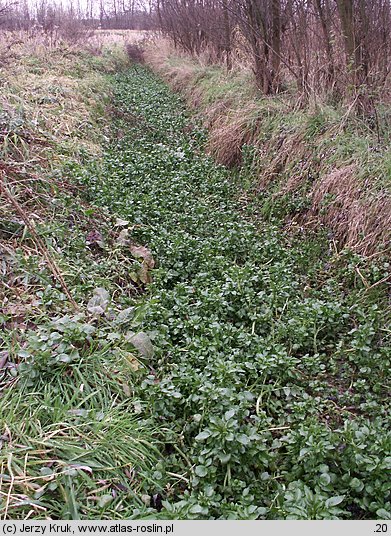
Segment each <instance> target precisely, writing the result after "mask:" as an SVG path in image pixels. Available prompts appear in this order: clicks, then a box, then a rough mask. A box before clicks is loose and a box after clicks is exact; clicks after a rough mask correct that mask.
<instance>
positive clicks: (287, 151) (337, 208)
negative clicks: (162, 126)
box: [146, 41, 391, 254]
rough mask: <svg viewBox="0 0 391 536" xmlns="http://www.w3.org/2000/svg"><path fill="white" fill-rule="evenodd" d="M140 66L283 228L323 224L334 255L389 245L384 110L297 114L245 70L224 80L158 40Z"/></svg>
mask: <svg viewBox="0 0 391 536" xmlns="http://www.w3.org/2000/svg"><path fill="white" fill-rule="evenodd" d="M146 57H147V61H148V62H149V63H150V64H151V65H152V66H153V68H154V69H155V70H157V71H158V72H159V73H161V74H162V75H163V76H165V78H166V79H167V80H168V81H169V83H170V84H171V85H172V87H173V88H174V89H176V90H179V91H181V92H182V93H183V94H184V95H185V97H186V99H187V101H188V102H189V103H190V104H191V106H192V107H193V108H195V109H196V110H197V111H198V112H199V115H200V118H201V119H202V120H203V121H204V123H205V125H206V126H207V127H208V129H209V141H208V145H207V149H208V151H209V152H210V153H211V154H212V155H213V156H214V157H215V158H216V159H217V160H218V161H219V162H220V163H222V164H224V165H228V166H241V168H242V171H241V174H242V176H243V180H244V182H246V183H248V182H249V183H250V184H251V186H250V187H251V189H253V190H255V191H256V192H258V194H259V195H261V196H262V199H265V197H266V198H268V201H267V204H268V206H271V205H272V201H273V200H274V201H276V203H275V205H276V206H277V205H278V207H279V211H280V213H281V211H282V212H283V214H282V215H283V216H285V217H287V218H289V220H290V221H291V220H292V218H293V219H295V220H297V221H298V222H300V221H301V222H302V221H303V220H306V221H307V222H311V223H312V224H316V225H318V224H325V225H327V226H328V227H329V228H330V229H331V231H332V232H333V233H334V237H335V239H336V240H337V242H339V244H340V247H343V246H347V247H350V248H352V249H354V250H355V251H357V252H359V253H365V254H371V253H374V252H375V251H377V250H378V249H384V248H385V247H387V246H388V245H389V244H388V230H389V227H390V226H389V223H390V212H389V207H390V201H389V200H390V182H391V168H390V158H391V153H390V148H389V143H388V140H389V134H390V131H391V122H390V112H389V109H387V107H383V108H381V107H380V106H379V109H378V110H377V111H376V115H375V116H373V117H370V118H366V119H365V120H363V119H361V118H357V117H355V116H353V115H352V110H351V109H344V108H343V107H336V106H334V105H333V104H332V102H330V103H327V102H323V101H319V100H318V101H317V100H313V101H312V102H309V103H307V104H306V106H303V103H301V102H297V100H295V99H294V97H293V95H291V94H290V93H289V91H286V93H283V94H281V95H279V96H275V97H264V96H262V95H260V94H259V93H258V92H257V90H256V88H255V86H254V84H253V82H252V81H251V73H250V72H249V71H248V68H247V67H246V66H242V68H239V66H238V67H237V69H236V70H235V71H232V72H230V73H228V74H227V72H226V71H225V69H224V67H223V66H218V65H211V64H210V63H208V62H207V61H204V60H203V58H202V57H201V58H198V59H194V58H190V57H188V56H186V55H185V54H183V53H179V52H177V51H175V50H173V49H172V48H171V46H170V44H169V43H164V42H160V41H159V43H158V46H155V47H150V48H149V49H148V52H147V54H146ZM353 170H354V171H353ZM292 198H295V199H296V200H297V203H295V202H293V203H292V202H291V200H292ZM287 199H289V202H288V203H285V200H287ZM284 203H285V205H286V206H285V207H283V206H282V205H284ZM280 215H281V214H280Z"/></svg>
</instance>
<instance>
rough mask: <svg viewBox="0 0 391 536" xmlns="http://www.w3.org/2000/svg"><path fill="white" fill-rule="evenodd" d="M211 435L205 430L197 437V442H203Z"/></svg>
mask: <svg viewBox="0 0 391 536" xmlns="http://www.w3.org/2000/svg"><path fill="white" fill-rule="evenodd" d="M210 435H211V433H210V431H209V430H204V431H203V432H200V433H199V434H198V435H196V437H195V439H196V441H203V440H204V439H208V437H209V436H210Z"/></svg>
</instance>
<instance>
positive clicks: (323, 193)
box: [307, 164, 391, 255]
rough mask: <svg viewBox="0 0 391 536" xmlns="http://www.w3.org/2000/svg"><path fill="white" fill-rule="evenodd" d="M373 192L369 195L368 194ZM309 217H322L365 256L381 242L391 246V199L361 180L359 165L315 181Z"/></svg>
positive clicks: (340, 238)
mask: <svg viewBox="0 0 391 536" xmlns="http://www.w3.org/2000/svg"><path fill="white" fill-rule="evenodd" d="M368 193H369V195H368ZM311 200H312V206H311V210H310V211H309V213H308V215H307V217H308V218H309V219H311V218H312V217H316V218H319V219H320V220H321V221H322V222H323V223H324V224H325V225H327V226H328V227H329V228H331V229H333V231H334V233H335V235H336V236H337V237H338V239H339V240H340V241H341V242H342V243H345V244H352V245H354V248H355V249H356V250H358V251H360V253H363V254H364V255H370V254H371V253H373V252H374V251H375V250H376V247H377V246H378V245H385V246H387V245H388V246H390V245H391V244H390V229H391V198H390V197H389V196H388V195H387V194H386V192H380V193H377V194H375V193H373V194H372V195H371V192H370V185H368V186H367V188H363V187H362V186H361V184H360V181H359V180H357V166H356V165H354V164H353V165H350V166H346V167H342V168H340V169H337V170H335V171H332V172H331V173H329V174H328V175H326V176H324V177H322V179H321V180H319V181H317V182H316V183H315V184H314V187H313V190H312V192H311Z"/></svg>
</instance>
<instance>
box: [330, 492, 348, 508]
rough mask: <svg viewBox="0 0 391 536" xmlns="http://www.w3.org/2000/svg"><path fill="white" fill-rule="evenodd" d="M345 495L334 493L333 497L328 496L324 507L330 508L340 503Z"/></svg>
mask: <svg viewBox="0 0 391 536" xmlns="http://www.w3.org/2000/svg"><path fill="white" fill-rule="evenodd" d="M344 498H345V495H336V496H335V497H330V498H329V499H327V501H326V503H325V504H326V507H327V508H330V507H332V506H337V505H338V504H341V502H342V501H343V500H344Z"/></svg>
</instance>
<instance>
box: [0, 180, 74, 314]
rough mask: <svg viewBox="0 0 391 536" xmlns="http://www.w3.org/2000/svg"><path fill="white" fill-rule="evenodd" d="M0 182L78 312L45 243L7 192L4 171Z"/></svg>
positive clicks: (5, 195) (2, 192)
mask: <svg viewBox="0 0 391 536" xmlns="http://www.w3.org/2000/svg"><path fill="white" fill-rule="evenodd" d="M0 177H1V182H0V193H1V194H2V195H3V196H4V197H5V198H6V199H7V201H8V202H9V203H10V204H11V205H12V206H13V208H14V209H15V211H16V212H17V213H18V214H19V216H20V217H21V218H22V220H23V221H24V223H25V225H26V227H27V228H28V230H29V231H30V234H31V236H32V238H33V240H34V241H35V244H36V245H37V247H38V249H39V251H40V252H41V254H42V256H43V257H44V259H45V261H46V263H47V265H48V267H49V269H50V271H51V272H52V274H53V276H54V278H55V279H56V280H57V282H58V283H59V284H60V285H61V288H62V289H63V291H64V293H65V295H66V296H67V298H68V299H69V301H70V303H71V304H72V306H73V308H74V309H75V310H78V305H77V303H76V302H75V300H74V299H73V297H72V295H71V293H70V291H69V289H68V286H67V284H66V282H65V280H64V278H63V276H62V273H61V271H60V269H59V268H58V266H57V264H56V262H55V260H54V259H53V257H52V256H51V255H50V253H49V251H48V248H47V247H46V245H45V243H44V242H43V240H42V239H41V237H40V236H39V235H38V234H37V232H36V230H35V228H34V224H33V223H32V221H31V219H30V218H29V216H28V214H27V213H26V211H25V210H24V209H23V208H22V206H21V205H20V204H19V203H18V201H17V200H16V199H15V197H14V196H13V195H12V194H11V192H10V191H9V190H8V188H7V185H6V181H5V172H4V170H1V172H0Z"/></svg>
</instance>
